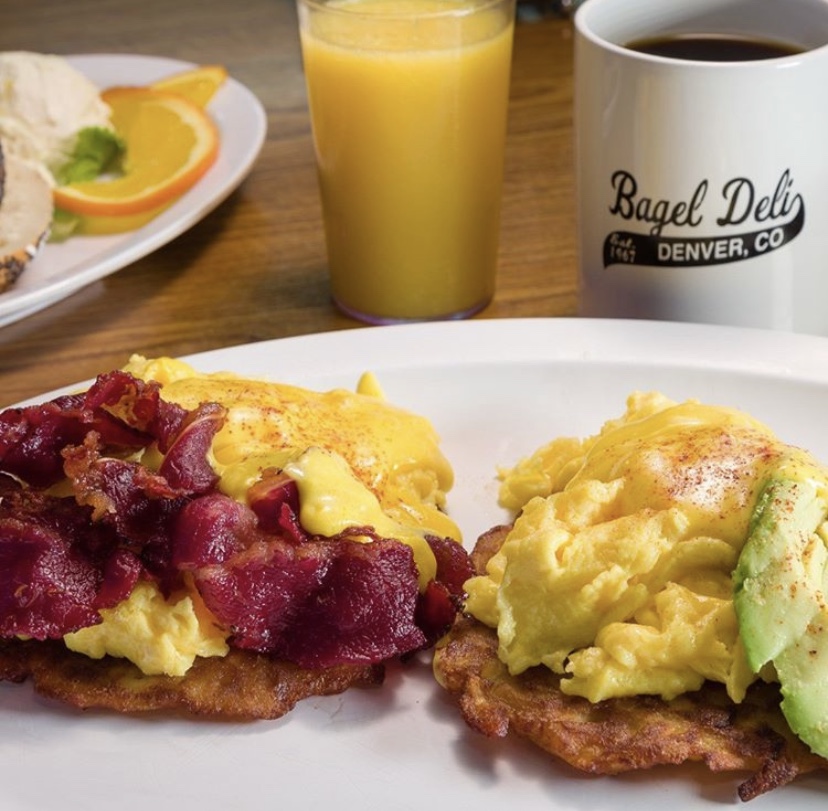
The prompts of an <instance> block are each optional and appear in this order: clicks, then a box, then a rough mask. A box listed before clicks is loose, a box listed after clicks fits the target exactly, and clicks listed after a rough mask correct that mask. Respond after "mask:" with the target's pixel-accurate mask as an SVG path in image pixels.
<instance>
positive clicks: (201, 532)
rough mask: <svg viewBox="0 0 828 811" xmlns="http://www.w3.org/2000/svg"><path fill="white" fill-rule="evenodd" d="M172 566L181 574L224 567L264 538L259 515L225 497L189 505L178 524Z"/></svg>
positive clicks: (210, 497)
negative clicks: (258, 521) (181, 572)
mask: <svg viewBox="0 0 828 811" xmlns="http://www.w3.org/2000/svg"><path fill="white" fill-rule="evenodd" d="M173 532H174V537H173V541H172V558H171V560H170V562H171V564H172V565H173V566H174V567H175V568H176V569H179V570H181V571H192V570H193V569H197V568H200V567H202V566H210V565H214V564H222V563H224V562H225V561H227V560H229V559H230V558H232V557H233V556H234V555H236V554H238V553H239V552H242V551H244V550H245V549H247V547H248V546H251V545H252V544H253V543H254V541H256V540H258V539H259V536H260V535H261V533H260V531H259V528H258V525H257V523H256V514H255V513H254V512H253V510H251V509H250V508H249V507H248V506H246V505H245V504H240V503H239V502H238V501H236V500H235V499H232V498H230V496H225V495H224V494H223V493H211V494H209V495H205V496H201V497H200V498H197V499H195V500H193V501H191V502H190V503H189V504H186V505H185V506H184V507H183V509H182V510H181V512H180V513H179V514H178V517H177V518H176V521H175V527H174V530H173Z"/></svg>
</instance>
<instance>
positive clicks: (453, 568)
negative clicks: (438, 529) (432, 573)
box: [416, 535, 474, 645]
mask: <svg viewBox="0 0 828 811" xmlns="http://www.w3.org/2000/svg"><path fill="white" fill-rule="evenodd" d="M426 540H427V541H428V545H429V546H430V547H431V551H432V552H433V553H434V557H435V559H436V561H437V577H436V578H435V579H434V580H432V581H431V582H430V583H429V584H428V586H426V590H425V592H424V593H423V594H421V595H420V597H419V599H418V601H417V613H416V621H417V625H418V626H419V627H420V628H421V629H422V630H423V633H425V635H426V638H427V640H428V644H429V645H431V644H433V643H435V642H436V641H437V640H438V639H439V638H440V637H441V636H442V635H443V634H444V633H445V632H446V631H448V629H449V628H450V627H451V625H452V623H453V622H454V618H455V616H456V614H457V612H458V611H459V610H460V607H461V605H462V601H463V596H464V592H463V584H464V583H465V582H466V580H468V579H469V578H470V577H471V576H472V575H473V574H474V568H473V566H472V562H471V559H470V558H469V556H468V554H467V552H466V550H465V549H463V547H462V546H460V544H458V543H456V542H455V541H453V540H452V539H451V538H437V537H435V536H433V535H432V536H428V537H427V538H426Z"/></svg>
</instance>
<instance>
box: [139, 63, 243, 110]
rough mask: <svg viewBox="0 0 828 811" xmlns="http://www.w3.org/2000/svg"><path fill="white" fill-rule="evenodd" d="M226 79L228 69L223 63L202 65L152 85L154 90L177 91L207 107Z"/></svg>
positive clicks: (195, 102) (194, 102)
mask: <svg viewBox="0 0 828 811" xmlns="http://www.w3.org/2000/svg"><path fill="white" fill-rule="evenodd" d="M226 80H227V69H226V68H225V67H224V66H223V65H200V66H199V67H197V68H193V69H191V70H185V71H181V72H180V73H174V74H173V75H172V76H166V77H165V78H163V79H159V80H158V81H157V82H153V83H152V84H151V85H150V87H151V88H152V89H153V90H163V91H165V92H167V93H177V94H178V95H179V96H184V98H185V99H189V100H190V101H191V102H193V104H197V105H198V106H199V107H206V106H207V105H208V104H209V103H210V100H211V99H212V98H213V96H214V95H215V94H216V91H217V90H218V89H219V88H220V87H221V86H222V85H223V84H224V82H225V81H226Z"/></svg>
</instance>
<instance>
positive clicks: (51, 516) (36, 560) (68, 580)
mask: <svg viewBox="0 0 828 811" xmlns="http://www.w3.org/2000/svg"><path fill="white" fill-rule="evenodd" d="M113 543H114V538H113V536H112V533H111V532H110V531H109V529H108V528H107V527H104V526H101V525H98V524H93V523H92V522H91V520H90V513H89V510H87V509H83V508H80V507H78V505H77V504H76V503H75V502H74V500H73V499H70V498H54V497H51V496H44V495H42V494H41V493H38V492H33V491H30V490H25V489H23V488H21V487H20V485H19V484H18V482H16V481H15V480H13V479H11V478H10V477H8V476H6V475H3V474H0V636H3V637H14V636H17V635H18V634H22V635H26V636H31V637H33V638H35V639H47V638H59V637H61V636H63V634H64V633H67V632H68V631H74V630H77V629H78V628H82V627H85V626H87V625H94V624H95V623H97V622H98V621H99V619H100V618H99V616H98V614H97V611H96V610H95V608H96V606H95V603H96V599H97V595H98V591H99V588H100V586H101V582H102V579H103V576H104V575H103V571H104V570H105V569H106V568H107V563H108V559H109V556H110V554H111V550H112V545H113Z"/></svg>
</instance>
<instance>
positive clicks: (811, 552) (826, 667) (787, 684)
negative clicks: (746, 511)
mask: <svg viewBox="0 0 828 811" xmlns="http://www.w3.org/2000/svg"><path fill="white" fill-rule="evenodd" d="M827 512H828V501H826V495H825V490H823V489H822V488H820V486H819V485H818V484H817V483H814V482H812V481H809V480H807V479H803V480H797V479H786V478H772V479H770V480H769V481H768V483H767V484H766V485H765V487H764V489H763V491H762V493H761V495H760V497H759V501H758V503H757V507H756V509H755V511H754V515H753V520H752V522H751V529H750V533H749V535H748V539H747V542H746V543H745V545H744V547H743V549H742V553H741V555H740V557H739V561H738V563H737V566H736V570H735V572H734V597H733V600H734V606H735V609H736V616H737V618H738V621H739V631H740V634H741V637H742V642H743V644H744V646H745V652H746V654H747V659H748V663H749V664H750V666H751V668H752V669H753V672H754V673H758V672H759V671H760V670H761V669H762V667H764V666H765V665H766V664H767V663H768V662H772V663H773V665H774V667H775V669H776V674H777V677H778V679H779V684H780V688H781V693H782V704H781V708H782V712H783V714H784V715H785V718H786V719H787V721H788V724H789V726H790V727H791V729H792V730H793V732H794V733H795V734H796V735H797V736H798V737H799V738H800V739H801V740H802V741H803V742H805V743H806V744H807V745H808V746H809V747H810V748H811V749H812V750H813V751H814V752H816V753H817V754H818V755H821V756H823V757H828V606H827V605H826V593H827V592H828V579H827V578H828V548H826V545H825V541H824V540H823V539H822V537H821V536H820V535H819V534H818V529H819V527H820V526H821V525H822V523H823V522H824V520H825V517H826V513H827Z"/></svg>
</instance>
